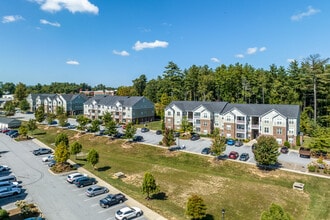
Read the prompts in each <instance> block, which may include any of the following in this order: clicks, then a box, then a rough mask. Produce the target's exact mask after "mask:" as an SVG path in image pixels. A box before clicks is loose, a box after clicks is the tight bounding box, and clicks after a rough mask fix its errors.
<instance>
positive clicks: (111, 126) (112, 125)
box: [105, 120, 117, 135]
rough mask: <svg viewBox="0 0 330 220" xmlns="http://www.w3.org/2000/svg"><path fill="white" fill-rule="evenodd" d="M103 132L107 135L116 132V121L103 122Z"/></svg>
mask: <svg viewBox="0 0 330 220" xmlns="http://www.w3.org/2000/svg"><path fill="white" fill-rule="evenodd" d="M105 133H106V134H108V135H115V134H117V128H116V122H115V121H113V120H112V121H109V122H107V123H106V124H105Z"/></svg>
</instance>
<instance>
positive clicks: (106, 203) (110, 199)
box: [100, 193, 126, 208]
mask: <svg viewBox="0 0 330 220" xmlns="http://www.w3.org/2000/svg"><path fill="white" fill-rule="evenodd" d="M125 200H126V197H125V196H124V195H123V194H121V193H118V194H109V195H107V196H106V197H105V198H104V199H101V200H100V206H101V207H102V208H109V207H110V206H112V205H115V204H118V203H122V202H124V201H125Z"/></svg>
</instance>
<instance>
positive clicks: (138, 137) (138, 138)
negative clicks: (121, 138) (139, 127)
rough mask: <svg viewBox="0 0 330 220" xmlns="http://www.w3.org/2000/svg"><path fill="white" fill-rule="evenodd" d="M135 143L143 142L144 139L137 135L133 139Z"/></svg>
mask: <svg viewBox="0 0 330 220" xmlns="http://www.w3.org/2000/svg"><path fill="white" fill-rule="evenodd" d="M133 141H134V142H140V141H143V137H142V136H140V135H136V136H134V137H133Z"/></svg>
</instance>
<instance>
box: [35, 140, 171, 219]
mask: <svg viewBox="0 0 330 220" xmlns="http://www.w3.org/2000/svg"><path fill="white" fill-rule="evenodd" d="M33 142H34V143H36V144H38V145H39V146H40V147H48V146H47V145H46V144H44V143H42V142H41V141H39V140H37V139H36V138H35V139H33ZM68 162H69V163H71V164H75V163H74V162H73V161H71V160H69V161H68ZM75 172H76V171H75ZM77 172H80V173H85V174H87V175H88V176H92V177H95V179H96V180H97V181H98V184H99V185H101V186H105V187H107V188H108V189H109V191H110V193H114V194H115V193H120V192H121V191H119V190H118V189H116V188H115V187H113V186H112V185H110V184H109V183H107V182H105V181H104V180H102V179H101V178H99V177H97V176H95V175H94V174H92V173H91V172H89V171H88V170H86V169H84V168H83V167H78V169H77ZM125 196H126V198H127V201H125V203H126V204H127V205H128V206H136V207H139V208H141V209H142V210H143V216H144V217H145V218H146V219H150V220H166V218H164V217H163V216H161V215H159V214H158V213H156V212H154V211H153V210H151V209H149V208H148V207H146V206H145V205H143V204H141V203H139V202H138V201H136V200H134V199H133V198H131V197H130V196H128V195H126V194H125Z"/></svg>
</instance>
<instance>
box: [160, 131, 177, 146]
mask: <svg viewBox="0 0 330 220" xmlns="http://www.w3.org/2000/svg"><path fill="white" fill-rule="evenodd" d="M162 142H163V144H164V145H165V146H167V147H169V146H171V145H173V144H174V143H175V138H174V135H173V130H172V129H168V128H165V131H164V135H163V140H162Z"/></svg>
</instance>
